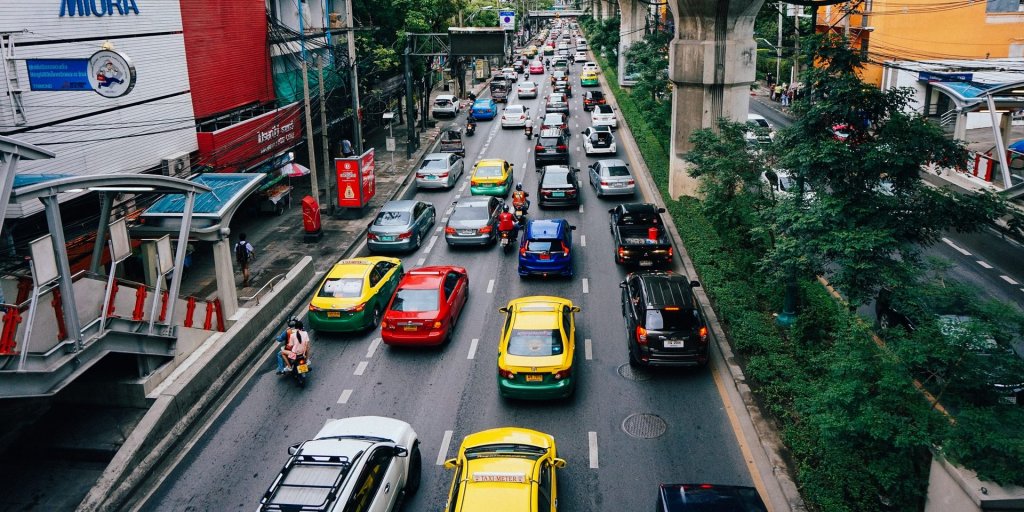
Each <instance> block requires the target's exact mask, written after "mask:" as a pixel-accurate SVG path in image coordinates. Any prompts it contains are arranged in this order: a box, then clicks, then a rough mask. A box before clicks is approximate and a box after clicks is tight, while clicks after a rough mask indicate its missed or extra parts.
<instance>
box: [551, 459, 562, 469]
mask: <svg viewBox="0 0 1024 512" xmlns="http://www.w3.org/2000/svg"><path fill="white" fill-rule="evenodd" d="M551 467H553V468H555V469H562V468H564V467H565V459H555V460H554V461H553V462H552V463H551Z"/></svg>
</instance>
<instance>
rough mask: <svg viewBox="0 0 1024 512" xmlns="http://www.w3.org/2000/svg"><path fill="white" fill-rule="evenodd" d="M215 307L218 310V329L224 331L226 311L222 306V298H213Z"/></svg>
mask: <svg viewBox="0 0 1024 512" xmlns="http://www.w3.org/2000/svg"><path fill="white" fill-rule="evenodd" d="M213 309H214V310H216V311H217V330H218V331H220V332H224V311H223V310H222V309H221V308H220V299H213Z"/></svg>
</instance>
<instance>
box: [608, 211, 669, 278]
mask: <svg viewBox="0 0 1024 512" xmlns="http://www.w3.org/2000/svg"><path fill="white" fill-rule="evenodd" d="M664 212H665V209H664V208H658V207H657V206H655V205H653V204H650V203H626V204H620V205H618V206H616V207H615V208H612V209H610V210H608V213H609V214H611V219H610V227H611V231H612V241H613V243H614V245H615V263H617V264H619V265H625V264H631V265H637V266H640V267H654V266H659V265H671V264H672V254H673V251H672V242H671V241H669V237H668V233H666V232H665V223H664V222H662V220H661V214H662V213H664Z"/></svg>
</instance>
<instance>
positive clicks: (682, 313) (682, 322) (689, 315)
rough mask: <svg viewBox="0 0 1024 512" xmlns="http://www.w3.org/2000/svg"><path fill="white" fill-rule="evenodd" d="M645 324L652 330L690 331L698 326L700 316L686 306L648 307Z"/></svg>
mask: <svg viewBox="0 0 1024 512" xmlns="http://www.w3.org/2000/svg"><path fill="white" fill-rule="evenodd" d="M645 326H646V327H647V328H648V329H650V330H652V331H690V330H693V329H695V328H697V327H699V326H700V316H698V314H697V310H695V309H693V308H687V307H674V308H673V307H666V308H662V309H649V310H647V321H646V322H645Z"/></svg>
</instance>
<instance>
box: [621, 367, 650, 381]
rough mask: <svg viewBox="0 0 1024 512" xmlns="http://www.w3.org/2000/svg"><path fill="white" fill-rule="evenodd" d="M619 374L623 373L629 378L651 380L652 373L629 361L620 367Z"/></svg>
mask: <svg viewBox="0 0 1024 512" xmlns="http://www.w3.org/2000/svg"><path fill="white" fill-rule="evenodd" d="M619 375H622V376H623V377H625V378H627V379H629V380H637V381H639V380H651V374H649V373H647V372H645V371H643V370H640V369H638V368H633V367H632V366H630V365H629V363H626V364H624V365H622V366H620V367H619Z"/></svg>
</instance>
